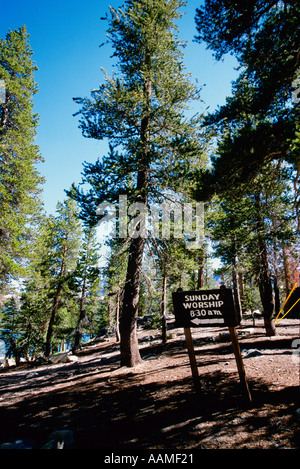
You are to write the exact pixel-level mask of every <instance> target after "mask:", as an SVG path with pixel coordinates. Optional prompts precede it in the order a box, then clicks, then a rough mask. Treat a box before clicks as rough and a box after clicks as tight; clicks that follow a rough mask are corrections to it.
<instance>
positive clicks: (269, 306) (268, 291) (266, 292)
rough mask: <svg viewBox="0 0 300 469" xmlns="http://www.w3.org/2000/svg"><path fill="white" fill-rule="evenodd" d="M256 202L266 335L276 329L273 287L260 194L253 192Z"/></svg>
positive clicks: (259, 280)
mask: <svg viewBox="0 0 300 469" xmlns="http://www.w3.org/2000/svg"><path fill="white" fill-rule="evenodd" d="M255 202H256V216H257V222H256V224H257V235H258V248H259V255H258V262H259V274H258V283H259V292H260V298H261V302H262V305H263V316H264V323H265V329H266V335H267V336H274V335H276V329H275V324H274V317H273V313H274V298H273V288H272V281H271V272H270V268H269V261H268V252H267V244H266V241H265V238H264V236H263V234H264V223H263V220H262V217H261V210H260V196H259V194H258V193H256V194H255Z"/></svg>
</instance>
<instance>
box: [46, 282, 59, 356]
mask: <svg viewBox="0 0 300 469" xmlns="http://www.w3.org/2000/svg"><path fill="white" fill-rule="evenodd" d="M61 289H62V284H61V283H60V284H59V285H58V287H57V290H56V295H55V298H54V303H53V308H52V311H51V317H50V321H49V324H48V330H47V337H46V346H45V356H46V357H49V355H50V353H51V339H52V335H53V328H54V321H55V318H56V313H57V310H58V304H59V298H60V292H61Z"/></svg>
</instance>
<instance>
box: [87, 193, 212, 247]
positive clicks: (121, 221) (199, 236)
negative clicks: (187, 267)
mask: <svg viewBox="0 0 300 469" xmlns="http://www.w3.org/2000/svg"><path fill="white" fill-rule="evenodd" d="M96 213H97V215H98V216H102V218H101V220H100V221H99V222H98V226H100V227H103V226H104V225H105V224H107V225H106V226H107V227H109V229H110V233H109V235H110V236H111V237H113V238H117V237H118V238H120V239H127V238H128V237H129V238H139V237H142V238H148V237H152V238H156V239H170V238H171V237H173V238H175V239H184V240H185V243H186V247H187V249H200V248H201V247H202V246H203V241H204V204H203V203H200V202H197V203H181V202H177V201H174V202H164V203H162V204H153V205H151V206H147V205H145V204H144V203H141V202H134V203H132V204H130V205H128V198H127V195H120V196H119V202H118V204H117V206H116V205H115V204H112V203H109V202H103V203H101V204H100V205H99V206H98V208H97V211H96Z"/></svg>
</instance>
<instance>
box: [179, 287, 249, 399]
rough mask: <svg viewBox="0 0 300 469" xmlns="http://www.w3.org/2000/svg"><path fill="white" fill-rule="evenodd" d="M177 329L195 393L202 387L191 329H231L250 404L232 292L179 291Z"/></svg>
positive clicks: (236, 357)
mask: <svg viewBox="0 0 300 469" xmlns="http://www.w3.org/2000/svg"><path fill="white" fill-rule="evenodd" d="M172 296H173V306H174V313H175V326H176V327H183V328H184V334H185V339H186V345H187V349H188V354H189V359H190V366H191V371H192V377H193V381H194V387H195V391H196V393H197V394H198V393H200V391H201V385H200V382H199V373H198V367H197V361H196V356H195V350H194V344H193V338H192V334H191V329H190V328H191V327H203V326H204V327H211V326H218V327H222V326H225V327H228V329H229V333H230V338H231V343H232V347H233V352H234V356H235V360H236V364H237V369H238V373H239V378H240V382H241V385H242V388H243V392H244V395H245V396H246V398H247V400H248V402H251V401H252V397H251V393H250V390H249V386H248V382H247V378H246V373H245V368H244V364H243V359H242V354H241V350H240V346H239V343H238V338H237V333H236V329H235V326H237V325H238V324H239V323H240V320H239V317H238V316H237V315H236V313H235V308H234V302H233V295H232V290H231V289H230V288H225V287H221V288H220V289H214V290H200V291H177V292H176V293H173V294H172Z"/></svg>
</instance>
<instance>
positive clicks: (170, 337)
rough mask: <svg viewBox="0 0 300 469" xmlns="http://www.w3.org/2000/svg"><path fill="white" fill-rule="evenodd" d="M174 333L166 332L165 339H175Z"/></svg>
mask: <svg viewBox="0 0 300 469" xmlns="http://www.w3.org/2000/svg"><path fill="white" fill-rule="evenodd" d="M176 337H177V334H176V332H167V339H176Z"/></svg>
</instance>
